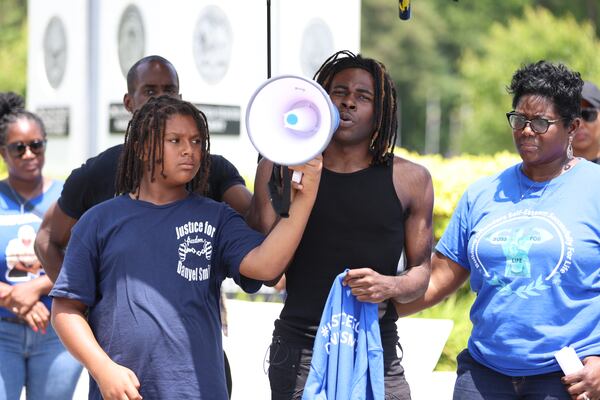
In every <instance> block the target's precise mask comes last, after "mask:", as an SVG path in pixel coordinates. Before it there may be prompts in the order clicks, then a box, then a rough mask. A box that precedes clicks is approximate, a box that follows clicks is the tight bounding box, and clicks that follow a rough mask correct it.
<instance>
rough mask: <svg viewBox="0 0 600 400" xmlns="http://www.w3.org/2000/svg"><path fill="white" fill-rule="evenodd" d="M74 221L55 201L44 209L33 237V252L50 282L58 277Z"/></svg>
mask: <svg viewBox="0 0 600 400" xmlns="http://www.w3.org/2000/svg"><path fill="white" fill-rule="evenodd" d="M76 222H77V220H76V219H74V218H71V217H69V216H68V215H67V214H65V213H64V212H63V211H62V210H61V208H60V206H59V205H58V203H56V202H55V203H54V204H53V205H51V206H50V208H48V211H46V214H45V215H44V219H43V221H42V224H41V226H40V229H39V231H38V233H37V235H36V237H35V244H34V249H35V254H36V255H37V257H38V260H40V262H41V263H42V265H43V266H44V271H45V272H46V275H48V277H49V278H50V280H51V281H52V282H55V281H56V278H57V277H58V273H59V272H60V268H61V267H62V263H63V260H64V258H65V248H66V247H67V244H68V243H69V238H70V237H71V228H73V226H74V225H75V223H76Z"/></svg>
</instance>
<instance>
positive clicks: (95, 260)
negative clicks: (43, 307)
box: [50, 214, 99, 307]
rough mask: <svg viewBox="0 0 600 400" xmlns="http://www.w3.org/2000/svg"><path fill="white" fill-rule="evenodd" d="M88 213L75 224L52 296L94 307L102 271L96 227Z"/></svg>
mask: <svg viewBox="0 0 600 400" xmlns="http://www.w3.org/2000/svg"><path fill="white" fill-rule="evenodd" d="M88 216H89V214H86V215H85V216H84V217H83V218H82V219H81V220H79V221H78V222H77V223H76V224H75V226H74V227H73V233H72V235H71V239H70V240H69V246H68V247H67V251H66V253H65V259H64V261H63V265H62V268H61V270H60V274H59V275H58V278H57V280H56V283H55V284H54V287H53V288H52V291H51V292H50V296H51V297H63V298H67V299H72V300H78V301H81V302H82V303H84V304H85V305H87V306H88V307H92V306H94V305H95V303H96V289H97V286H96V282H97V281H98V271H99V252H98V245H97V240H96V236H97V231H98V229H97V226H96V223H95V220H94V219H93V218H87V217H88Z"/></svg>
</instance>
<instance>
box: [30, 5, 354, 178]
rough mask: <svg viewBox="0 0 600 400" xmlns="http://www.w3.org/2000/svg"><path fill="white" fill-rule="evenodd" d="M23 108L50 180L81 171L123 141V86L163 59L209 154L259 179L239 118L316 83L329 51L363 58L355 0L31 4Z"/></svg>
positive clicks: (124, 116) (251, 148)
mask: <svg viewBox="0 0 600 400" xmlns="http://www.w3.org/2000/svg"><path fill="white" fill-rule="evenodd" d="M28 7H29V29H30V32H29V65H28V86H27V89H28V93H27V102H28V104H27V106H28V108H29V109H31V110H33V111H35V112H38V113H40V114H41V115H42V117H43V118H44V121H45V122H46V124H47V126H48V131H49V146H48V151H47V156H46V171H47V173H49V174H51V175H55V176H62V177H66V176H67V175H68V173H69V172H70V171H71V169H73V168H74V167H77V166H78V165H80V164H81V163H82V162H83V161H85V159H87V158H88V157H91V156H93V155H95V154H97V153H99V152H100V151H102V150H104V149H106V148H108V147H110V146H112V145H115V144H118V143H122V141H123V133H124V130H125V128H126V127H127V122H128V120H129V117H130V116H129V114H128V113H127V111H126V110H125V109H124V107H123V105H122V100H123V94H124V93H125V91H126V80H125V75H126V72H127V70H128V69H129V67H130V66H131V65H132V64H133V63H134V62H135V61H136V60H138V59H139V58H141V57H143V56H146V55H150V54H158V55H161V56H163V57H165V58H167V59H168V60H169V61H171V62H172V63H173V65H174V66H175V68H176V69H177V71H178V73H179V78H180V88H181V93H182V96H183V98H184V99H185V100H188V101H191V102H193V103H194V104H196V105H198V106H199V108H200V109H201V110H203V111H204V112H205V113H206V115H207V117H208V120H209V128H210V132H211V151H212V152H213V153H216V154H222V155H224V156H225V157H226V158H228V159H229V160H230V161H231V162H233V163H234V165H236V167H238V169H239V170H240V172H241V173H242V175H243V176H244V177H246V178H250V179H252V178H253V177H254V171H255V167H256V160H257V153H256V151H255V150H254V148H253V147H252V146H251V144H250V141H249V139H248V137H247V134H246V131H245V126H244V118H245V112H246V105H247V103H248V101H249V99H250V97H251V95H252V93H253V92H254V90H255V89H256V88H257V87H258V86H259V85H260V84H261V83H262V82H263V81H264V80H265V79H267V10H268V8H270V11H271V75H272V76H276V75H279V74H296V75H302V76H306V77H312V75H313V74H314V72H315V70H316V69H317V68H318V66H319V65H320V64H321V63H322V62H323V61H324V60H325V59H326V58H327V57H328V56H329V55H331V54H332V53H333V52H335V51H337V50H342V49H349V50H352V51H358V50H359V47H360V0H328V1H322V0H321V1H319V0H303V1H291V0H273V1H270V2H267V1H265V0H244V1H241V0H218V1H217V0H213V1H208V0H171V1H165V0H85V1H84V0H79V1H72V0H53V1H45V0H29V5H28Z"/></svg>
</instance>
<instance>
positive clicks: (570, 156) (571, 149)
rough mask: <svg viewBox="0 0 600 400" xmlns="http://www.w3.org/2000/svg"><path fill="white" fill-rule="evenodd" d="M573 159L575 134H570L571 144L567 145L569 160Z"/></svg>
mask: <svg viewBox="0 0 600 400" xmlns="http://www.w3.org/2000/svg"><path fill="white" fill-rule="evenodd" d="M572 159H573V136H569V145H568V146H567V160H572Z"/></svg>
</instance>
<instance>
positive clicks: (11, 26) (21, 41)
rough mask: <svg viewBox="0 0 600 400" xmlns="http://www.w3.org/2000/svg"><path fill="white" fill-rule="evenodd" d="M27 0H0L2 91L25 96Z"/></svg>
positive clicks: (0, 78) (0, 88)
mask: <svg viewBox="0 0 600 400" xmlns="http://www.w3.org/2000/svg"><path fill="white" fill-rule="evenodd" d="M26 3H27V2H26V0H0V91H13V92H16V93H19V94H21V95H25V89H26V86H27V21H26V15H27V9H26Z"/></svg>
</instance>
